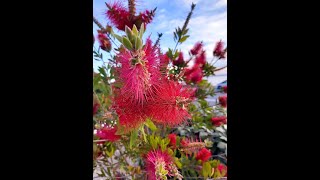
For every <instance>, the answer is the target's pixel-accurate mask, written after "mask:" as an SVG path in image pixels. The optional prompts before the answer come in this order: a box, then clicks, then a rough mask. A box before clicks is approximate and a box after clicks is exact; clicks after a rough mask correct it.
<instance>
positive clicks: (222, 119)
mask: <svg viewBox="0 0 320 180" xmlns="http://www.w3.org/2000/svg"><path fill="white" fill-rule="evenodd" d="M211 121H212V123H213V125H214V126H221V125H222V124H226V123H227V117H225V116H220V117H213V118H211Z"/></svg>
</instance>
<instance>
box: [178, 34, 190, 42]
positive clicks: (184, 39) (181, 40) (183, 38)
mask: <svg viewBox="0 0 320 180" xmlns="http://www.w3.org/2000/svg"><path fill="white" fill-rule="evenodd" d="M188 37H189V35H186V36H183V37H182V38H181V39H180V40H179V42H180V43H183V42H184V41H186V40H187V38H188Z"/></svg>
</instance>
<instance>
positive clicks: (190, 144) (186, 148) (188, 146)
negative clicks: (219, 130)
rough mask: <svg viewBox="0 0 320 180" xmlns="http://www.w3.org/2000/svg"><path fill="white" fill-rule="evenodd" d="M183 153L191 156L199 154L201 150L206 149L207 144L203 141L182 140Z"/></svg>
mask: <svg viewBox="0 0 320 180" xmlns="http://www.w3.org/2000/svg"><path fill="white" fill-rule="evenodd" d="M180 144H181V151H182V152H184V153H186V155H191V154H192V153H196V152H198V151H199V150H200V149H202V148H204V147H206V144H205V143H204V142H201V141H197V140H196V141H192V140H190V139H182V140H181V142H180Z"/></svg>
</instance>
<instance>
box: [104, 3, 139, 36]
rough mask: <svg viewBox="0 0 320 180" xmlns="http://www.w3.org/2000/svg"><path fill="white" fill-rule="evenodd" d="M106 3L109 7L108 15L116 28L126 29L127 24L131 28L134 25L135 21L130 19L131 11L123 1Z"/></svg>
mask: <svg viewBox="0 0 320 180" xmlns="http://www.w3.org/2000/svg"><path fill="white" fill-rule="evenodd" d="M106 5H107V7H108V8H109V10H108V11H107V12H106V15H107V17H108V18H109V20H110V21H111V23H112V24H113V25H114V26H116V28H118V29H119V30H122V31H124V30H125V27H126V25H127V26H128V27H130V28H132V27H133V23H132V22H131V21H130V20H129V17H130V13H129V11H128V10H127V9H126V8H125V7H124V6H123V5H122V3H121V2H114V3H113V4H111V5H110V4H108V3H106Z"/></svg>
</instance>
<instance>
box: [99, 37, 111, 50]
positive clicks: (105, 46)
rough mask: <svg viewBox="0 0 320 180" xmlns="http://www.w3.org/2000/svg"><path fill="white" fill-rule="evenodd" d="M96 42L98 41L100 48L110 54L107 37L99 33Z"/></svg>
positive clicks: (109, 44)
mask: <svg viewBox="0 0 320 180" xmlns="http://www.w3.org/2000/svg"><path fill="white" fill-rule="evenodd" d="M98 40H99V44H100V48H101V49H103V50H105V51H107V52H110V51H111V43H110V40H109V39H108V37H107V36H106V35H105V34H103V33H99V34H98Z"/></svg>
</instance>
